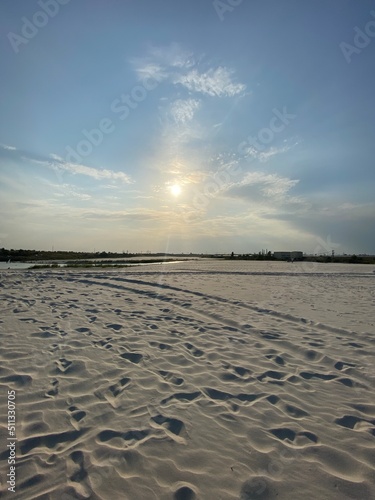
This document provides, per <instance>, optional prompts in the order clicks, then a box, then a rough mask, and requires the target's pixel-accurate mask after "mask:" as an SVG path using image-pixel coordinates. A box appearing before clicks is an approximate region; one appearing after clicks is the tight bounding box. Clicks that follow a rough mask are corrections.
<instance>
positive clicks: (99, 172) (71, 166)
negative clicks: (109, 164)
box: [50, 161, 132, 184]
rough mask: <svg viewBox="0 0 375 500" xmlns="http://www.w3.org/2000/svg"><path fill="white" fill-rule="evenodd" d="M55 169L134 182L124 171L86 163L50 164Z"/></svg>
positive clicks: (94, 177) (74, 173)
mask: <svg viewBox="0 0 375 500" xmlns="http://www.w3.org/2000/svg"><path fill="white" fill-rule="evenodd" d="M50 166H51V167H52V168H53V169H59V170H60V171H61V170H62V171H63V172H64V171H65V172H69V173H71V174H73V175H85V176H87V177H91V178H93V179H96V180H103V179H110V180H116V181H121V182H125V183H127V184H130V183H131V182H132V180H131V178H130V176H129V175H128V174H125V173H124V172H115V171H113V170H109V169H106V168H103V169H98V168H93V167H87V166H86V165H79V164H76V163H64V162H56V161H55V162H54V163H52V164H50Z"/></svg>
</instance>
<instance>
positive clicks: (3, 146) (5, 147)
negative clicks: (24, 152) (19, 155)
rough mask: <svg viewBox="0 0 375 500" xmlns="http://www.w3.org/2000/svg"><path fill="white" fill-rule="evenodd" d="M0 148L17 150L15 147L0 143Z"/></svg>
mask: <svg viewBox="0 0 375 500" xmlns="http://www.w3.org/2000/svg"><path fill="white" fill-rule="evenodd" d="M0 148H2V149H6V150H8V151H16V150H17V148H15V147H14V146H8V145H7V144H0Z"/></svg>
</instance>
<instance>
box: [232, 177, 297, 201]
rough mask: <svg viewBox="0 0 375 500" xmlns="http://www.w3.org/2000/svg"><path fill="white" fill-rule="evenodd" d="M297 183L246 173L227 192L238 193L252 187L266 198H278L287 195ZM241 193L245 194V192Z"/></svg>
mask: <svg viewBox="0 0 375 500" xmlns="http://www.w3.org/2000/svg"><path fill="white" fill-rule="evenodd" d="M298 182H299V181H298V180H296V179H289V178H288V177H281V176H280V175H277V174H266V173H264V172H248V173H247V174H246V175H245V176H244V178H243V179H242V180H241V181H240V182H237V183H235V184H232V185H231V186H230V188H229V190H228V191H227V192H230V190H237V192H239V193H240V192H241V188H247V187H252V186H254V187H256V188H257V189H258V191H259V192H260V193H262V194H263V195H264V196H266V197H275V196H276V197H280V196H283V195H285V194H287V193H288V191H289V190H290V189H292V188H293V187H294V186H296V185H297V184H298ZM243 192H244V193H246V191H243Z"/></svg>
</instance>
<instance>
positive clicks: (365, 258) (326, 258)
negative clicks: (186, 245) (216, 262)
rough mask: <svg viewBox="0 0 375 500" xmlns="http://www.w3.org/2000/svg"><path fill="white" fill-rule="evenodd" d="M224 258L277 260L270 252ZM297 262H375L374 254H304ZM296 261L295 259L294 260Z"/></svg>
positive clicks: (224, 256)
mask: <svg viewBox="0 0 375 500" xmlns="http://www.w3.org/2000/svg"><path fill="white" fill-rule="evenodd" d="M210 257H216V258H217V257H218V256H217V255H211V256H210ZM220 257H222V258H224V259H229V260H231V259H234V260H274V261H277V260H278V259H276V257H274V256H273V254H272V253H271V252H268V253H265V254H262V253H254V254H242V255H241V254H232V255H223V256H220ZM298 261H299V262H301V261H305V262H324V263H328V262H336V263H341V264H375V255H355V254H353V255H335V256H331V255H304V256H303V258H302V259H298ZM296 262H297V260H296Z"/></svg>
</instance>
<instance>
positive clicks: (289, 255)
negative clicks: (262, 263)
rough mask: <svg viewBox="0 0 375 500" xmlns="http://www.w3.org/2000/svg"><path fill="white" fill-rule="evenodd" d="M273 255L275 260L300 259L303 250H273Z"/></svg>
mask: <svg viewBox="0 0 375 500" xmlns="http://www.w3.org/2000/svg"><path fill="white" fill-rule="evenodd" d="M273 256H274V257H275V259H277V260H302V259H303V252H300V251H294V252H274V253H273Z"/></svg>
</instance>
